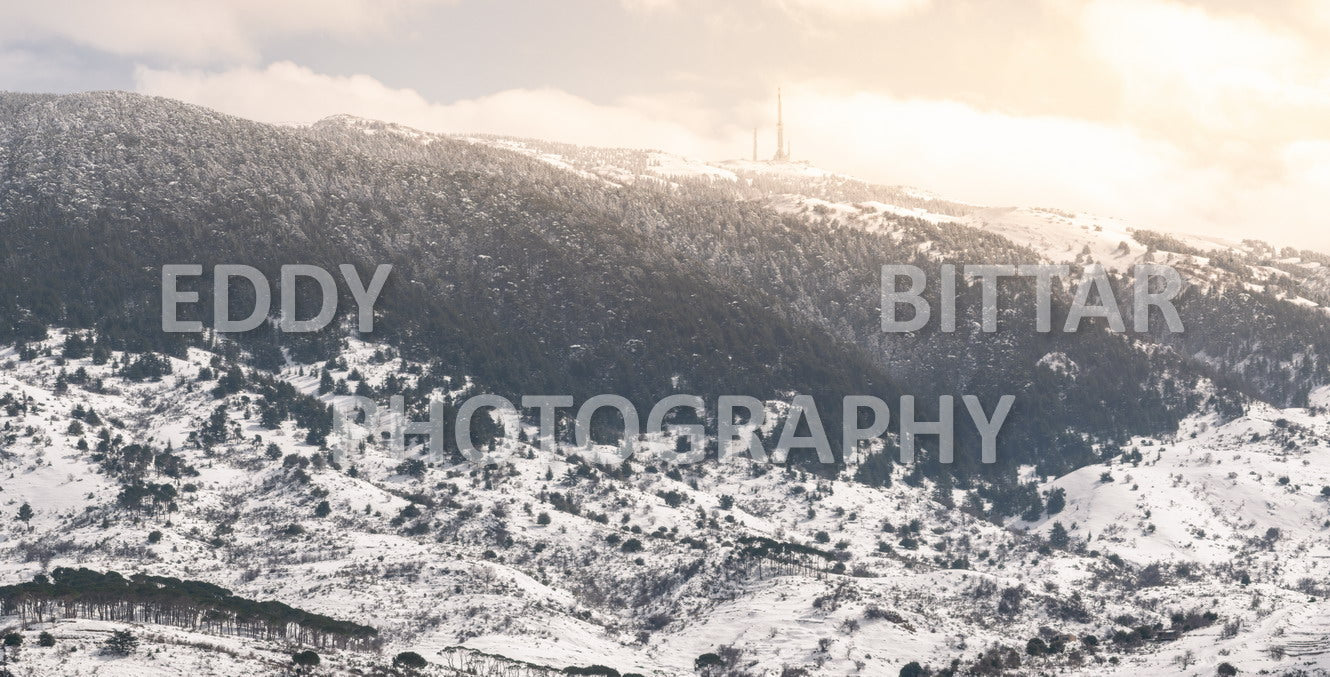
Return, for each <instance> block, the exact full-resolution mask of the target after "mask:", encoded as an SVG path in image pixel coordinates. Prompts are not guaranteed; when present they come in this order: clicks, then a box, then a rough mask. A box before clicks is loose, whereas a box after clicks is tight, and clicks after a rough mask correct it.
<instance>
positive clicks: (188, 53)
mask: <svg viewBox="0 0 1330 677" xmlns="http://www.w3.org/2000/svg"><path fill="white" fill-rule="evenodd" d="M447 1H450V0H281V1H278V2H274V1H273V0H209V1H207V2H191V1H187V0H98V1H96V2H86V1H85V0H41V1H40V2H24V1H22V0H20V1H16V2H3V3H0V43H4V42H9V41H26V42H36V41H44V40H51V39H55V40H64V41H68V42H71V43H73V44H76V45H80V46H83V47H89V48H92V49H96V50H99V51H103V52H108V53H111V54H119V55H130V56H156V57H166V58H171V59H177V60H181V61H185V62H192V63H202V62H214V61H227V60H231V61H235V60H240V61H252V60H254V59H256V58H258V55H259V47H258V45H259V42H260V41H261V40H262V39H263V38H265V37H271V36H277V35H288V36H289V35H323V36H337V37H358V36H367V35H375V34H381V33H383V32H384V31H386V30H387V29H388V28H390V27H391V26H392V25H394V24H395V23H396V22H397V21H398V20H400V19H401V18H402V17H403V16H404V15H406V14H407V13H408V12H410V11H411V10H413V9H416V8H418V7H421V6H425V5H429V4H437V3H439V2H447Z"/></svg>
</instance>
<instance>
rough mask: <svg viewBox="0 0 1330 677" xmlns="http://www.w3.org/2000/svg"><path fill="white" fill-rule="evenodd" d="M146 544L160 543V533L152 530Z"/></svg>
mask: <svg viewBox="0 0 1330 677" xmlns="http://www.w3.org/2000/svg"><path fill="white" fill-rule="evenodd" d="M148 542H149V543H161V542H162V532H160V531H157V530H156V529H154V530H153V531H151V532H150V533H149V534H148Z"/></svg>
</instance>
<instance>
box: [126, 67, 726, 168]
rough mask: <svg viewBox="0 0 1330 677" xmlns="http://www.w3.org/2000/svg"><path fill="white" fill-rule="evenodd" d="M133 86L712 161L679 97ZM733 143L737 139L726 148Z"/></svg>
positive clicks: (332, 79) (177, 79)
mask: <svg viewBox="0 0 1330 677" xmlns="http://www.w3.org/2000/svg"><path fill="white" fill-rule="evenodd" d="M135 82H136V89H138V90H139V91H141V92H144V93H148V94H157V95H160V96H167V97H171V98H175V99H181V100H183V101H189V102H192V103H197V104H200V105H203V106H208V107H209V108H214V109H217V110H220V111H223V112H226V113H231V114H234V115H239V116H241V117H246V118H250V119H253V120H260V121H264V122H274V123H310V122H314V121H316V120H319V119H322V118H324V117H328V116H330V115H336V114H339V113H347V114H351V115H357V116H360V117H366V118H372V119H378V120H387V121H391V122H397V123H400V124H404V125H407V126H410V127H415V128H417V129H422V130H425V131H433V132H445V133H492V134H507V135H514V136H526V137H532V138H541V139H549V140H556V141H564V142H568V143H576V144H585V145H598V146H626V147H644V146H645V147H653V148H669V149H673V150H675V152H679V153H684V154H693V155H698V156H703V157H707V156H712V155H714V154H715V153H716V152H717V151H718V150H719V148H718V147H717V144H716V141H715V140H714V139H709V138H707V137H706V136H705V135H703V134H700V133H699V132H698V131H696V129H697V128H696V127H694V125H696V126H703V127H704V126H706V125H707V124H708V122H707V119H708V118H707V116H705V115H699V114H698V113H697V112H696V110H697V109H696V108H694V109H692V110H693V113H692V114H688V115H680V116H678V117H675V116H674V115H673V113H672V112H673V111H678V110H680V106H679V100H678V99H671V98H670V97H665V96H661V97H636V98H632V99H626V100H625V101H623V102H619V103H613V104H597V103H593V102H591V101H588V100H587V99H584V98H581V97H578V96H574V95H572V94H568V93H566V92H563V91H559V90H555V89H548V88H546V89H510V90H505V91H501V92H497V93H494V94H490V95H487V96H483V97H478V98H473V99H464V100H460V101H456V102H452V103H447V104H441V103H434V102H430V101H428V100H426V99H425V98H424V97H423V96H421V95H420V94H419V93H417V92H416V91H414V90H411V89H396V88H392V87H388V86H386V85H384V84H383V83H381V82H379V81H378V80H376V79H374V78H372V77H370V76H367V75H352V76H331V75H324V74H321V73H315V72H314V71H312V70H310V69H308V68H305V67H303V66H299V65H297V64H294V63H291V62H279V63H274V64H271V65H269V66H267V67H266V68H262V69H256V68H248V67H243V68H235V69H230V70H226V71H221V72H204V71H198V70H158V69H153V68H148V67H144V66H140V67H139V68H138V69H137V70H136V72H135ZM734 143H735V145H737V143H738V142H737V141H736V142H734Z"/></svg>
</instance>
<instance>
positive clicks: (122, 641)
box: [104, 630, 139, 656]
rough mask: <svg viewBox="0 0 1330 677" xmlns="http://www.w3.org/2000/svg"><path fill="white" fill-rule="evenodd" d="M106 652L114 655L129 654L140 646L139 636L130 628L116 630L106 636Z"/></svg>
mask: <svg viewBox="0 0 1330 677" xmlns="http://www.w3.org/2000/svg"><path fill="white" fill-rule="evenodd" d="M104 646H105V647H106V653H109V654H111V655H112V656H128V655H129V654H132V653H134V652H135V651H137V650H138V648H139V638H138V637H135V636H134V633H132V632H130V631H128V630H116V631H115V632H113V633H111V636H110V637H107V638H106V642H105V643H104Z"/></svg>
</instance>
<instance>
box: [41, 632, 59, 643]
mask: <svg viewBox="0 0 1330 677" xmlns="http://www.w3.org/2000/svg"><path fill="white" fill-rule="evenodd" d="M37 646H55V636H54V635H52V634H51V633H49V632H43V633H42V634H40V635H37Z"/></svg>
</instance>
